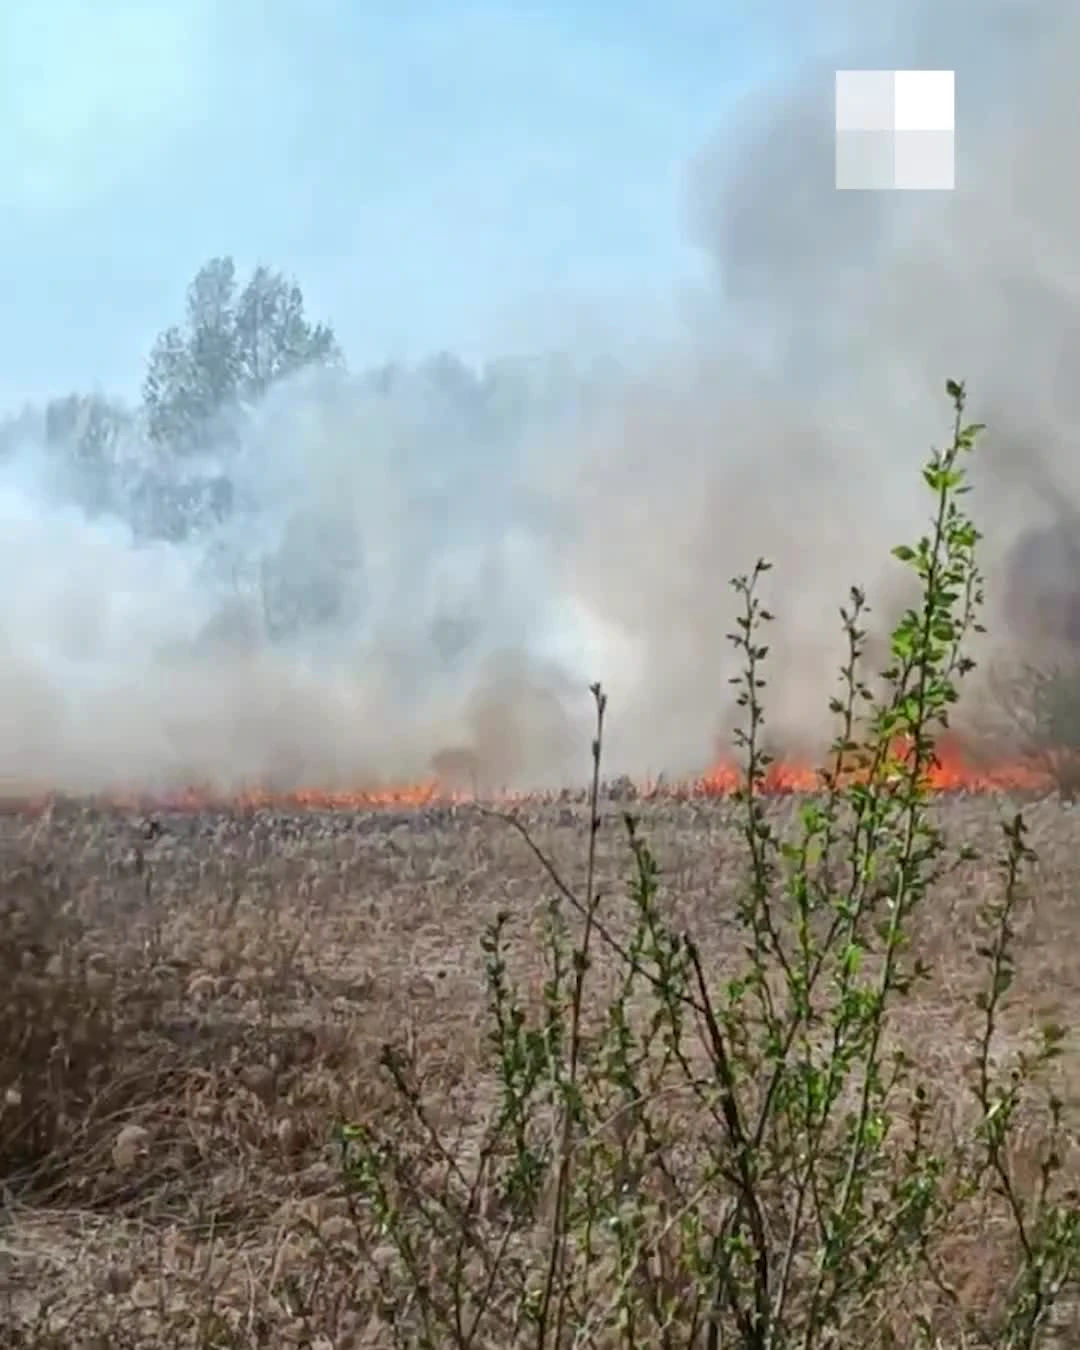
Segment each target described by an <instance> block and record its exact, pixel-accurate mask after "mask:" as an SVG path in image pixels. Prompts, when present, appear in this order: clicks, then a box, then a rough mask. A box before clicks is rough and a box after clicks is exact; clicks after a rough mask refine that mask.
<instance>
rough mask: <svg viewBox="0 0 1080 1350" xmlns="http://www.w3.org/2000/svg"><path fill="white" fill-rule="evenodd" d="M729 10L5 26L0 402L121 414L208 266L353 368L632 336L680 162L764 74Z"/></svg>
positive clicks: (486, 6) (293, 6)
mask: <svg viewBox="0 0 1080 1350" xmlns="http://www.w3.org/2000/svg"><path fill="white" fill-rule="evenodd" d="M748 11H749V12H750V13H754V12H756V10H751V9H749V7H747V8H745V9H744V7H743V6H742V5H741V4H740V5H735V4H731V3H727V4H725V3H724V0H712V3H707V0H667V2H666V3H665V2H664V0H622V2H621V3H619V2H618V0H585V2H584V3H579V4H572V3H570V0H557V2H556V3H548V4H541V3H516V4H509V3H503V4H499V3H496V0H486V3H485V2H484V0H480V2H479V3H471V2H469V0H400V2H399V3H397V4H392V3H385V4H380V3H374V0H262V2H261V3H258V0H51V2H46V3H41V0H9V2H8V3H7V4H6V5H4V6H3V7H2V8H0V257H2V258H3V267H2V269H0V295H2V298H3V311H4V324H3V326H2V328H0V406H7V407H10V406H12V405H13V404H18V403H21V401H22V400H23V398H38V397H41V396H43V395H45V394H47V393H50V392H60V391H65V390H68V389H72V388H80V389H87V388H101V389H105V390H111V391H117V392H128V393H131V392H133V391H134V390H135V389H136V388H137V385H138V381H139V379H140V377H141V371H142V364H143V360H144V357H145V354H146V351H147V348H148V346H149V344H150V342H151V341H152V339H153V337H154V335H155V333H156V332H157V331H158V330H159V329H160V328H161V327H163V326H164V325H165V324H166V323H168V322H170V321H172V320H173V319H175V318H179V317H180V314H181V312H182V306H183V295H184V290H185V287H186V285H187V282H188V280H189V279H190V277H191V275H192V273H193V271H194V270H195V269H196V268H197V267H198V265H199V264H200V263H201V262H202V261H203V260H205V259H206V258H207V257H208V256H210V255H212V254H215V253H224V252H230V253H232V254H233V255H234V256H235V257H236V258H237V260H238V262H239V263H240V264H241V265H242V266H245V267H246V266H249V265H251V264H252V263H254V262H255V261H265V262H268V263H269V264H271V265H272V266H276V267H280V268H282V269H284V270H286V271H288V272H290V273H292V274H294V275H295V276H296V277H297V278H298V279H299V281H300V282H301V284H302V286H303V287H304V290H305V294H306V296H307V298H308V305H309V309H310V310H311V312H312V313H313V315H315V316H316V317H326V318H330V319H331V320H332V321H333V322H334V324H335V326H336V327H337V330H338V333H339V336H340V338H341V339H342V342H343V344H344V346H345V348H346V351H347V353H348V355H349V357H350V359H351V361H352V362H353V363H354V364H363V363H364V362H366V361H374V360H379V359H383V358H384V357H390V356H403V357H411V356H417V355H420V354H422V353H424V352H427V351H430V350H432V349H437V348H443V347H448V348H452V349H454V350H457V351H460V352H461V353H462V354H464V355H466V356H470V357H473V358H481V357H483V356H484V355H487V354H491V353H495V352H498V351H500V350H528V349H530V348H532V347H534V346H537V345H539V346H543V345H546V344H547V343H551V344H562V343H564V342H566V341H571V342H572V340H573V338H574V336H575V335H576V336H577V337H580V338H581V339H582V340H583V341H585V340H589V341H594V340H595V341H596V342H598V343H600V344H601V345H603V344H604V343H605V342H606V341H607V340H608V338H610V336H611V335H612V333H615V332H618V331H620V330H622V331H625V326H626V324H627V323H633V322H637V323H642V324H646V323H648V322H649V319H648V318H647V317H646V316H647V315H648V313H649V312H650V307H651V306H653V305H654V303H655V307H656V309H655V313H656V315H659V314H660V313H661V312H662V311H663V308H664V305H665V303H666V302H667V301H668V300H670V298H671V296H672V295H674V294H675V293H676V292H677V287H678V283H679V281H680V279H681V278H685V277H687V276H689V275H692V274H693V272H694V270H695V269H696V268H698V267H699V266H700V263H699V260H698V259H697V258H696V256H695V254H694V253H693V252H692V250H691V247H690V245H689V243H688V239H687V232H686V229H685V201H684V197H685V174H686V170H687V165H688V163H689V161H690V160H691V158H692V157H693V155H694V154H695V153H696V152H697V151H698V150H699V149H700V148H701V146H702V145H703V144H704V143H705V142H706V141H708V139H709V138H710V137H711V136H713V135H714V134H715V133H716V132H717V130H718V129H719V128H721V127H722V126H723V125H724V120H725V115H726V114H728V113H729V112H730V108H731V102H732V99H733V98H734V97H736V96H737V95H738V94H739V93H741V92H742V91H743V90H744V89H745V88H746V87H747V86H748V85H752V84H753V83H754V82H755V80H757V79H759V78H761V76H762V74H763V73H764V72H766V71H768V70H769V69H770V67H771V65H772V64H773V63H775V60H776V57H777V46H776V31H775V30H773V31H770V30H769V28H768V26H767V25H765V24H764V23H763V22H761V21H760V20H759V21H754V22H751V21H750V20H749V19H747V18H746V17H745V15H746V13H747V12H748ZM631 316H633V317H631ZM657 321H659V320H658V319H657ZM560 329H561V330H562V331H560ZM592 329H595V332H591V330H592ZM590 333H591V336H590Z"/></svg>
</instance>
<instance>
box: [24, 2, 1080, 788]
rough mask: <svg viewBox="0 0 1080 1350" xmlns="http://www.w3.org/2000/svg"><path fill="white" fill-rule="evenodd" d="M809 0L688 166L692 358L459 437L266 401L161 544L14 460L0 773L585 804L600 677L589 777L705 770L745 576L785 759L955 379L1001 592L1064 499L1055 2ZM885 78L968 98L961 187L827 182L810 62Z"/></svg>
mask: <svg viewBox="0 0 1080 1350" xmlns="http://www.w3.org/2000/svg"><path fill="white" fill-rule="evenodd" d="M821 8H822V25H823V26H822V32H823V33H824V32H825V20H826V18H828V19H829V20H830V22H831V21H833V20H835V21H836V23H835V34H834V37H833V38H830V39H828V40H825V39H824V38H823V40H822V42H821V44H820V50H819V51H818V52H817V53H816V55H815V59H814V61H813V62H812V63H811V64H809V65H808V66H807V67H806V68H804V69H801V70H798V71H796V72H795V74H794V75H793V76H792V77H791V78H790V79H786V80H785V81H783V82H782V83H778V84H777V85H776V86H775V87H772V88H769V89H765V90H760V91H758V93H757V94H756V95H755V96H754V97H753V98H752V99H750V100H749V101H748V102H747V103H746V104H745V105H744V106H743V107H741V108H740V109H739V110H738V113H737V116H736V118H735V119H734V120H733V121H732V123H731V124H730V125H728V126H727V127H725V128H723V129H722V131H721V133H720V134H719V135H718V138H717V140H716V143H715V144H714V145H713V146H711V147H708V148H706V149H705V150H704V151H701V152H699V153H698V154H697V157H696V158H694V159H692V160H690V164H689V189H690V190H689V194H688V198H689V211H688V215H689V225H690V228H691V230H692V232H693V236H694V238H695V240H696V242H697V243H698V244H699V245H700V246H701V248H702V250H703V252H704V255H705V257H706V259H707V260H708V263H709V278H708V281H707V284H706V285H705V286H704V287H703V292H704V293H703V294H702V295H700V296H699V297H698V303H696V304H695V305H694V306H693V307H692V311H691V313H690V314H689V315H688V318H687V332H686V335H685V339H684V341H683V342H682V344H681V345H680V347H679V349H678V350H665V351H652V352H649V353H648V360H647V361H644V360H643V361H642V362H641V363H640V365H639V367H638V368H637V369H635V371H634V372H632V373H627V374H624V376H623V377H622V378H620V379H619V380H618V381H613V380H606V381H603V382H601V383H600V384H599V385H597V386H595V387H593V388H592V392H591V396H590V397H589V398H588V399H586V400H585V401H584V402H582V401H581V400H577V399H569V398H568V399H566V400H564V401H563V403H562V404H560V405H559V407H558V409H557V411H554V412H553V411H552V409H551V407H550V406H548V405H547V404H544V406H543V407H542V408H541V409H537V408H536V407H535V406H530V407H529V408H528V409H526V410H525V411H524V412H523V413H522V414H521V415H520V416H519V417H518V418H517V420H516V421H513V419H511V421H512V422H513V429H512V431H506V430H505V429H504V431H503V432H502V433H500V434H499V435H494V434H485V435H482V436H481V435H478V434H475V433H474V432H473V431H471V430H470V428H469V426H467V425H461V426H455V425H454V424H453V420H452V419H451V418H449V416H448V413H447V410H446V409H445V408H443V407H441V406H439V405H438V404H437V403H436V404H428V403H426V402H425V401H424V400H423V399H419V398H418V397H417V396H416V395H415V391H414V389H413V387H412V386H410V385H407V384H406V385H405V386H403V388H402V389H401V390H399V391H397V392H395V391H394V390H393V389H390V390H385V389H384V390H382V391H381V392H374V391H372V390H371V389H370V388H368V389H361V388H360V387H358V386H356V385H355V384H348V383H346V384H341V383H340V382H338V383H334V382H331V384H330V385H329V386H326V387H323V386H319V385H315V386H292V387H288V388H285V389H282V390H279V391H278V392H277V393H276V394H275V395H274V396H273V397H272V399H271V400H270V401H269V402H268V403H267V404H266V405H265V406H263V407H262V408H260V409H259V410H258V411H257V413H256V415H255V416H254V417H253V418H252V419H251V423H250V425H249V426H248V427H247V428H246V430H245V432H244V436H243V443H242V446H241V449H240V450H239V451H232V452H230V458H229V462H228V465H227V467H225V468H223V470H222V472H223V473H226V474H227V476H228V477H229V479H230V483H231V493H232V497H233V504H232V507H231V508H230V509H229V510H228V511H227V512H225V513H224V515H223V517H222V518H221V519H220V520H219V521H218V523H216V524H205V525H204V528H202V529H200V530H198V531H195V532H193V533H189V534H188V535H186V536H185V537H184V538H182V539H174V540H173V541H172V542H166V541H163V540H160V539H159V540H157V541H156V542H155V541H148V540H147V539H146V538H145V537H143V536H142V535H140V533H139V529H138V523H137V520H136V519H135V515H136V514H137V513H135V512H133V510H132V509H129V508H130V506H131V502H132V501H134V500H135V499H136V498H137V496H138V494H137V493H136V492H134V490H132V492H131V493H129V494H127V496H125V492H124V491H120V492H119V495H118V496H116V495H115V494H114V500H113V501H112V502H111V504H109V505H108V506H107V507H106V508H104V509H98V510H96V511H93V512H91V511H88V510H86V509H85V507H81V506H79V505H78V504H77V499H78V494H77V493H75V492H74V490H73V489H72V487H71V484H70V483H67V482H65V481H62V475H61V476H60V477H58V473H57V468H56V465H55V462H54V461H53V460H52V459H50V458H49V456H47V455H45V454H44V453H42V452H40V451H38V450H37V449H36V448H35V447H33V446H30V445H23V447H22V448H20V449H19V450H18V451H16V452H14V453H12V454H10V455H9V456H8V457H7V459H6V460H5V461H4V462H3V464H2V466H0V566H2V567H3V569H4V574H5V576H6V577H7V578H8V584H7V585H6V586H5V587H4V589H3V591H2V593H0V595H2V598H0V644H2V650H0V709H2V711H0V719H2V723H3V725H2V739H0V743H2V744H3V746H4V748H5V756H4V764H3V776H4V779H5V783H4V785H3V786H4V787H5V788H6V789H7V790H11V791H20V792H21V791H30V790H43V789H50V788H62V789H67V790H72V791H89V790H97V789H103V788H118V787H125V788H139V789H145V790H165V789H170V788H177V787H180V786H183V785H190V784H208V785H211V786H213V787H215V788H218V789H221V790H235V789H237V788H238V787H241V786H243V785H246V784H252V783H259V784H262V785H264V786H271V787H278V788H291V787H297V786H324V787H328V788H330V787H339V788H340V787H365V786H370V785H374V784H377V783H379V782H384V781H387V780H395V781H401V780H414V779H420V778H425V777H427V776H428V775H430V774H431V773H432V772H439V773H442V774H444V775H445V776H447V777H448V778H449V779H451V780H456V781H457V782H459V783H462V784H463V785H471V784H473V783H475V785H476V786H480V787H483V788H491V787H494V786H500V785H510V786H524V785H537V784H554V783H558V782H561V781H566V780H567V779H573V780H580V778H581V777H582V774H583V771H584V769H585V768H586V766H587V755H588V735H589V712H590V709H589V700H588V695H587V689H586V686H587V682H588V681H589V680H590V679H601V680H603V681H604V683H605V685H606V686H607V687H608V689H609V692H610V694H611V696H612V710H611V720H610V724H609V725H610V740H609V742H608V749H609V759H608V764H609V767H610V769H611V770H612V771H624V770H625V771H629V772H633V773H646V772H651V773H657V772H667V773H675V774H678V773H683V772H688V771H693V770H695V769H699V768H702V767H704V766H705V765H706V764H707V763H708V762H709V760H710V759H711V757H712V754H713V746H714V740H715V737H716V736H717V735H718V734H720V735H723V733H724V732H725V730H726V728H727V727H728V726H729V725H730V723H731V721H732V718H733V706H732V691H731V688H730V685H729V683H728V679H729V677H730V676H731V674H732V673H733V671H734V670H735V668H736V658H735V657H734V656H733V653H732V651H731V647H730V644H729V643H728V642H727V640H726V634H727V633H728V632H729V631H730V630H731V628H732V619H733V614H734V608H735V601H734V598H733V597H732V595H731V593H730V591H729V589H728V585H727V583H728V580H729V578H730V577H732V576H733V575H734V574H737V573H741V572H745V571H746V570H748V568H749V567H750V566H752V564H753V562H754V559H755V558H756V557H758V556H759V555H765V556H767V557H769V558H770V559H771V560H772V561H773V562H774V564H775V566H774V570H773V572H772V573H770V575H769V579H768V586H767V596H768V599H769V602H770V607H771V608H772V609H773V610H774V611H775V613H776V614H777V621H776V624H775V626H774V631H773V633H772V634H771V637H772V642H773V655H772V663H771V682H772V683H771V688H770V690H769V703H770V712H771V716H770V728H771V729H772V731H773V733H774V735H775V736H776V737H777V738H778V740H779V741H780V742H781V743H783V744H784V745H786V746H790V747H796V746H797V747H799V748H803V747H807V746H810V745H813V744H814V743H815V742H816V741H817V740H818V739H819V738H820V736H821V735H822V733H823V726H824V723H823V714H822V710H823V708H824V707H825V704H826V700H827V698H828V695H829V693H830V692H831V689H832V687H833V682H834V680H835V673H836V670H837V667H838V665H839V662H840V659H841V656H842V654H843V646H842V641H841V636H840V632H839V624H838V617H837V609H838V606H839V605H840V604H841V603H842V602H844V600H845V599H846V596H847V591H848V587H849V586H850V585H851V583H853V582H858V583H860V584H864V585H866V586H867V588H868V589H869V591H870V594H871V598H872V600H873V601H874V603H875V608H876V612H877V615H878V619H879V621H880V622H882V623H884V622H885V621H887V619H888V618H889V617H890V616H891V615H892V614H893V613H894V612H895V608H896V606H897V604H898V603H900V602H901V601H902V599H903V590H902V576H901V569H900V568H899V566H898V565H897V564H895V563H893V562H891V561H890V559H889V546H890V545H891V544H893V543H895V542H899V541H901V540H908V539H910V537H911V535H912V533H913V532H915V531H918V530H919V529H920V528H921V527H922V525H923V521H924V518H925V515H926V511H927V506H928V502H927V499H926V497H925V495H924V492H923V490H922V485H921V481H920V478H919V474H918V465H919V462H920V460H921V459H922V457H923V456H924V455H925V452H926V449H927V447H928V445H929V444H930V443H931V442H937V443H940V441H941V440H942V439H943V438H944V437H945V435H946V434H947V431H948V423H949V408H948V405H947V402H946V400H945V398H944V394H943V385H944V380H945V378H946V377H958V378H965V379H967V381H968V382H969V386H970V388H971V389H972V392H973V399H974V401H973V406H972V409H971V411H972V414H973V415H974V416H978V417H979V419H980V420H985V421H987V422H989V423H990V424H991V427H992V437H991V439H990V441H989V442H988V445H987V451H986V455H985V457H984V460H983V462H982V464H981V467H980V469H979V472H978V474H977V478H978V492H977V494H976V497H975V499H974V501H975V506H976V511H977V514H978V516H979V520H980V523H981V524H982V525H983V527H984V529H985V530H986V532H987V536H988V538H987V548H986V558H985V562H986V563H987V565H988V570H989V572H990V581H991V594H993V584H994V581H995V576H996V575H997V574H999V573H1000V571H1001V560H1002V559H1003V558H1005V557H1006V555H1007V552H1008V550H1009V548H1010V547H1011V546H1012V545H1013V543H1014V542H1015V541H1016V540H1017V539H1018V538H1019V537H1020V536H1021V535H1022V534H1023V532H1024V531H1025V530H1028V529H1030V528H1031V527H1033V526H1038V525H1040V524H1045V523H1048V522H1049V523H1053V522H1054V521H1057V520H1060V519H1062V518H1067V517H1071V513H1072V511H1073V509H1074V508H1075V507H1076V506H1077V505H1080V463H1078V461H1077V459H1076V456H1075V455H1074V454H1073V453H1072V438H1073V429H1074V427H1075V425H1076V423H1077V414H1078V413H1080V381H1078V380H1077V378H1076V377H1077V369H1078V367H1077V358H1078V357H1080V323H1077V319H1078V318H1080V310H1078V306H1077V288H1078V285H1080V267H1078V263H1080V190H1078V189H1077V188H1076V187H1075V186H1074V175H1073V174H1072V172H1071V164H1072V158H1073V156H1072V144H1071V142H1072V138H1073V134H1074V131H1073V129H1074V128H1075V126H1076V125H1077V124H1078V119H1077V116H1076V113H1077V112H1078V107H1077V104H1078V102H1080V93H1078V92H1077V86H1076V80H1075V73H1074V71H1075V65H1076V61H1077V59H1080V11H1077V10H1076V7H1075V4H1066V3H1058V0H1041V3H1038V4H1034V5H1032V4H1024V5H1018V4H1015V3H1005V0H979V3H977V4H976V3H974V0H972V3H970V4H968V3H964V2H962V0H957V3H953V4H952V5H948V4H946V5H930V4H905V5H902V6H900V5H897V6H896V8H895V9H893V10H889V9H888V7H885V9H884V10H882V11H875V13H874V15H873V18H872V19H871V17H870V16H868V15H867V14H865V13H864V11H863V9H862V8H861V7H859V8H856V7H852V8H851V10H850V12H848V11H847V10H846V9H845V8H844V7H843V6H840V5H834V6H831V7H830V6H828V5H825V6H822V7H821ZM871 24H872V31H871ZM891 66H929V67H949V68H955V69H956V71H957V91H958V92H957V119H958V136H957V142H958V151H957V160H958V169H957V173H958V184H957V189H956V191H955V192H953V193H951V194H946V193H942V194H865V195H864V194H859V193H837V192H836V191H834V188H833V161H832V153H833V152H832V96H833V71H834V70H835V69H836V68H837V67H858V68H865V67H869V68H875V67H891ZM687 149H688V155H689V154H690V153H692V152H693V151H694V147H688V148H687ZM672 207H673V210H676V209H678V204H677V203H673V204H672ZM556 402H558V400H556ZM140 454H141V451H140V448H139V447H138V446H137V445H136V446H134V447H133V448H132V462H133V463H137V462H139V456H140ZM113 472H114V476H115V477H116V479H117V481H118V482H125V481H127V480H126V479H125V478H124V474H125V473H127V472H128V469H127V468H125V467H124V466H123V465H121V466H114V469H113ZM132 472H134V471H132ZM1001 620H1002V621H1001V623H1000V624H998V625H997V631H998V633H999V636H1000V637H1001V639H1002V640H1003V641H1005V640H1007V638H1008V631H1009V630H1008V626H1007V616H1001Z"/></svg>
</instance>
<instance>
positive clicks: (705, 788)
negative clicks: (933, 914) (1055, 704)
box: [6, 736, 1054, 811]
mask: <svg viewBox="0 0 1080 1350" xmlns="http://www.w3.org/2000/svg"><path fill="white" fill-rule="evenodd" d="M899 758H901V759H902V758H903V755H902V753H901V754H900V755H899ZM849 777H850V778H851V779H854V780H857V779H858V778H859V777H860V771H859V770H858V769H857V768H852V769H851V770H850V771H849ZM745 782H746V769H745V766H743V765H740V764H738V763H736V762H735V761H734V760H726V759H723V760H721V759H718V760H717V762H716V763H715V764H714V765H713V766H712V767H711V768H710V769H709V770H708V771H707V772H705V773H703V774H701V775H700V776H698V777H696V778H691V779H686V780H681V781H675V782H655V783H653V782H645V783H639V784H637V785H636V786H637V788H638V791H639V793H640V794H641V795H642V796H644V797H658V798H671V799H684V798H695V799H700V798H710V797H715V798H722V797H727V796H730V795H731V794H732V793H733V792H735V791H737V790H738V789H739V788H740V787H742V786H744V784H745ZM925 782H926V785H927V786H928V787H929V788H930V789H932V790H933V791H937V792H957V791H960V792H987V793H988V792H1002V791H1021V792H1029V791H1046V790H1049V789H1051V788H1052V787H1053V783H1054V774H1053V771H1052V766H1048V765H1046V764H1038V763H1033V762H1029V761H1024V760H1014V761H1007V762H995V763H990V764H987V763H984V762H982V761H981V760H979V759H976V758H975V757H973V756H972V755H971V754H970V752H968V751H967V750H966V749H965V747H964V745H963V744H962V742H961V741H960V740H959V739H957V738H955V737H952V736H943V737H941V738H939V740H938V743H937V746H936V750H935V756H934V759H933V762H932V763H931V764H930V766H929V768H928V770H927V772H926V775H925ZM822 783H823V775H822V770H821V769H820V768H817V767H815V766H814V765H813V764H811V763H809V762H805V763H804V762H800V761H798V760H792V759H776V760H773V761H772V762H771V763H769V764H768V766H767V767H766V768H765V770H764V772H763V774H762V777H761V780H760V784H759V790H760V791H762V792H764V793H769V794H782V793H807V792H814V791H818V790H820V788H821V787H822ZM561 795H562V794H561V793H559V792H557V791H552V792H529V793H511V792H503V793H495V794H483V793H477V792H475V791H463V790H460V789H457V788H453V787H451V786H449V785H448V784H447V783H446V782H444V781H442V780H441V779H440V778H438V777H431V778H429V779H426V780H423V781H420V782H415V783H402V784H383V785H380V786H377V787H376V786H373V787H371V788H366V789H356V790H353V791H335V790H328V789H320V788H309V789H300V790H296V791H291V792H276V791H272V790H269V789H265V788H251V789H248V790H243V791H240V792H236V793H233V794H222V793H220V792H214V791H212V790H209V789H200V788H188V789H186V790H184V791H182V792H178V793H164V794H153V795H148V794H128V793H121V794H108V795H107V797H106V798H105V801H106V802H107V803H108V804H109V805H111V806H113V807H115V808H117V809H128V810H147V809H156V810H172V811H200V810H208V809H213V808H229V809H232V810H241V811H255V810H264V809H279V810H286V809H288V810H301V811H302V810H313V811H364V810H372V809H377V808H390V809H397V810H410V809H414V808H420V807H424V806H431V805H440V804H442V805H452V804H455V803H464V802H469V801H474V800H477V799H478V798H479V797H484V796H487V797H488V799H491V798H492V797H494V799H495V800H497V801H500V802H502V803H504V804H506V803H513V802H520V801H532V802H543V801H551V800H554V799H556V798H558V797H560V796H561ZM55 800H56V798H55V797H44V796H42V797H37V798H35V799H34V800H33V801H27V800H26V799H22V800H19V801H15V800H12V799H8V801H7V803H6V805H7V807H8V809H18V810H33V809H44V808H45V807H46V806H47V805H48V804H49V803H50V802H51V801H55Z"/></svg>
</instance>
